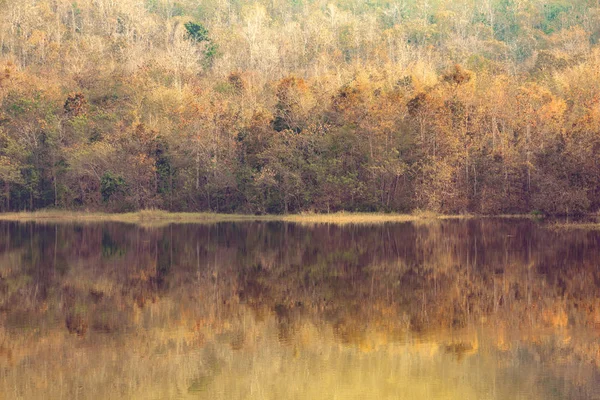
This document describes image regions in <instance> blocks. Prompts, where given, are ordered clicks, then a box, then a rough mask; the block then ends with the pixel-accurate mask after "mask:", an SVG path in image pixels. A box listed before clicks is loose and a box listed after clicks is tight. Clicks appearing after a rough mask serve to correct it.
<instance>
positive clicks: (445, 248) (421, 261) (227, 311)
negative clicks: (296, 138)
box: [0, 220, 600, 365]
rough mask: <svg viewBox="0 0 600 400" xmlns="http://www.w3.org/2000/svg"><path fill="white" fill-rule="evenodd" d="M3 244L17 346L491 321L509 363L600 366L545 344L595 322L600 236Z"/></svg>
mask: <svg viewBox="0 0 600 400" xmlns="http://www.w3.org/2000/svg"><path fill="white" fill-rule="evenodd" d="M0 231H1V232H0V233H1V235H0V266H1V267H0V311H2V313H1V314H0V326H2V327H3V331H2V332H3V333H2V335H8V336H6V337H12V338H13V339H14V336H12V335H17V334H19V332H21V330H22V329H23V328H28V329H33V330H35V331H36V332H40V333H41V334H42V335H46V336H48V337H54V338H59V337H63V338H64V340H67V339H66V338H68V337H69V333H71V334H72V335H71V336H73V337H76V336H80V337H81V338H82V340H89V341H90V343H95V341H97V340H100V338H101V337H103V336H101V335H106V334H109V335H110V336H108V337H111V338H121V339H119V340H124V341H126V340H134V342H133V343H132V345H134V346H136V345H139V344H140V343H138V342H136V341H140V340H142V341H143V340H147V345H148V346H149V345H150V344H151V343H152V346H155V347H154V348H153V349H151V348H148V349H146V350H144V351H163V350H164V349H168V348H169V346H171V345H173V343H179V344H178V345H177V346H178V347H177V348H179V349H185V348H188V347H189V346H192V347H194V346H203V345H204V344H205V343H208V342H209V341H211V340H221V341H225V342H226V343H228V344H229V346H230V347H231V348H232V349H238V350H240V349H244V348H248V347H251V346H252V340H251V339H250V338H251V337H252V332H253V330H256V329H258V328H257V327H256V326H255V324H257V323H261V322H260V321H269V320H274V321H275V323H276V325H275V326H276V330H277V337H278V339H279V341H280V342H281V343H283V344H289V345H290V346H292V345H293V344H294V343H296V342H297V340H299V338H297V337H296V336H297V335H300V334H302V333H301V332H303V329H304V328H303V327H304V326H305V325H306V324H307V323H311V324H314V325H315V326H318V327H322V328H324V329H331V331H332V332H333V334H334V335H335V337H336V340H338V341H339V342H341V343H347V344H352V345H358V346H359V347H360V348H362V349H369V348H372V347H373V346H374V345H376V344H377V343H389V342H393V341H396V340H399V339H403V338H406V337H407V335H413V336H414V335H418V336H423V337H427V336H431V335H433V334H435V333H436V332H453V331H456V332H458V331H461V330H462V329H463V328H467V327H472V326H476V325H477V326H479V325H480V324H482V323H483V324H482V325H481V326H484V327H490V328H493V331H494V337H495V338H496V339H495V340H497V343H496V346H497V348H498V349H499V351H504V352H514V351H517V350H518V349H515V347H514V346H516V345H517V344H516V343H518V342H519V341H521V342H522V343H530V345H527V347H526V351H527V352H532V353H533V354H535V357H538V358H539V359H541V360H547V361H548V362H550V360H553V357H555V356H557V355H561V359H562V360H565V361H568V362H575V361H580V362H585V363H586V364H587V365H589V364H596V365H598V364H599V363H600V358H599V357H598V351H599V350H600V345H599V344H598V342H597V340H596V341H595V340H592V339H590V338H589V337H588V338H587V339H586V337H585V336H584V335H574V336H573V338H572V339H568V340H567V339H565V340H563V341H561V340H558V339H553V340H549V339H547V336H545V335H546V334H547V333H548V332H563V331H565V330H570V331H572V332H575V333H577V332H583V331H584V329H585V328H596V329H597V326H598V324H599V323H600V311H599V309H598V299H597V296H598V295H597V294H598V289H599V286H600V272H599V271H598V269H597V268H596V260H597V259H598V257H599V256H600V254H599V253H600V247H598V243H599V241H598V239H599V238H598V233H595V232H583V231H574V232H568V233H564V232H563V233H556V232H553V231H551V230H546V229H543V228H540V227H537V226H535V224H534V223H532V222H530V221H511V222H510V223H506V222H501V221H497V220H465V221H446V222H444V221H436V222H432V223H425V224H388V225H381V226H347V227H339V226H332V225H317V226H314V227H303V226H298V225H293V224H285V223H229V224H216V225H210V226H208V225H206V226H204V225H173V226H168V227H165V228H155V229H145V228H140V227H135V226H129V225H120V224H107V225H59V226H53V225H31V224H28V225H21V224H8V223H5V224H0ZM245 310H251V312H252V314H253V318H254V319H255V321H256V322H255V323H252V324H249V323H248V321H247V320H246V318H247V315H246V311H245ZM175 328H176V329H175ZM155 330H156V332H157V333H156V335H157V336H149V335H150V334H151V332H154V331H155ZM515 331H516V332H518V334H517V336H514V333H512V332H515ZM11 332H12V333H11ZM167 332H171V333H172V335H173V336H170V335H171V333H169V334H167ZM525 332H526V333H525ZM565 332H566V331H565ZM255 333H256V332H255ZM131 334H134V336H130V335H131ZM64 335H66V336H64ZM561 335H562V333H561ZM565 335H567V333H565ZM2 337H4V336H0V353H1V352H2V351H7V345H6V344H2V343H5V342H2V339H1V338H2ZM27 337H28V338H29V339H27ZM27 337H24V338H22V339H20V340H22V341H16V340H13V339H11V341H9V342H6V343H12V344H10V346H12V347H10V346H9V347H8V349H9V350H10V351H11V352H12V353H11V354H12V356H11V357H13V359H15V357H17V356H16V354H18V353H19V351H21V352H23V351H25V352H27V351H34V350H31V349H35V348H37V347H36V346H33V345H32V343H39V340H38V339H36V337H34V336H31V337H29V336H27ZM567 337H568V336H567ZM126 338H130V339H126ZM131 338H137V339H131ZM375 338H376V339H375ZM27 340H30V342H27ZM19 343H21V346H22V347H20V348H19V347H18V346H19ZM65 343H68V342H65ZM136 343H137V344H136ZM159 343H161V344H160V345H159ZM169 343H171V344H169ZM442 344H443V347H442V349H444V351H445V352H447V353H451V354H455V355H456V357H457V359H462V358H464V357H465V356H467V355H469V354H472V353H473V352H476V351H478V344H477V342H476V340H475V341H474V339H472V338H470V337H466V338H460V337H452V338H451V339H449V340H446V341H444V342H443V343H442ZM164 346H166V347H164ZM26 349H30V350H26ZM161 349H163V350H161ZM164 351H166V350H164ZM520 351H525V350H523V349H521V350H520ZM23 354H26V353H23ZM0 357H2V355H1V354H0Z"/></svg>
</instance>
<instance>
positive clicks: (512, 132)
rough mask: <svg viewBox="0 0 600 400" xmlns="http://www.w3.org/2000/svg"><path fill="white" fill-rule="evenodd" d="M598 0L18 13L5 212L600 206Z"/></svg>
mask: <svg viewBox="0 0 600 400" xmlns="http://www.w3.org/2000/svg"><path fill="white" fill-rule="evenodd" d="M599 40H600V3H598V2H597V1H595V0H593V1H592V0H573V1H567V0H547V1H542V0H482V1H476V0H456V1H444V0H432V1H429V2H423V1H415V0H372V1H360V0H332V1H330V2H327V1H324V0H270V1H266V0H259V1H253V2H250V1H246V0H202V1H200V0H181V1H171V0H119V1H116V0H77V1H71V0H69V1H67V0H19V1H12V0H4V1H2V0H0V67H1V69H0V72H2V74H1V76H0V197H1V199H0V210H2V211H15V210H35V209H40V208H48V207H55V208H63V209H86V210H98V211H133V210H139V209H144V208H161V209H165V210H172V211H181V210H184V211H213V212H246V213H260V214H263V213H285V212H300V211H320V212H324V211H340V210H347V211H395V212H407V211H412V210H415V209H421V210H431V211H436V212H444V213H458V212H466V211H468V212H477V213H486V214H495V213H518V212H530V211H533V210H539V211H542V212H547V213H553V214H565V213H585V212H591V211H597V210H598V209H599V208H600V165H599V163H598V160H599V155H600V154H599V153H600V135H599V131H600V46H599V45H598V41H599Z"/></svg>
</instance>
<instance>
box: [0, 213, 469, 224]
mask: <svg viewBox="0 0 600 400" xmlns="http://www.w3.org/2000/svg"><path fill="white" fill-rule="evenodd" d="M470 217H471V216H470V215H442V214H436V213H432V212H415V213H413V214H383V213H351V212H338V213H331V214H314V213H302V214H293V215H290V214H288V215H248V214H218V213H184V212H180V213H173V212H166V211H161V210H142V211H138V212H130V213H120V214H119V213H100V212H73V211H61V210H45V211H36V212H12V213H11V212H9V213H2V214H0V221H22V222H27V221H35V222H44V221H47V222H126V223H139V224H152V223H159V224H160V223H215V222H236V221H283V222H295V223H306V224H316V223H328V224H337V225H343V224H378V223H386V222H409V221H417V220H436V219H456V218H470Z"/></svg>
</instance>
